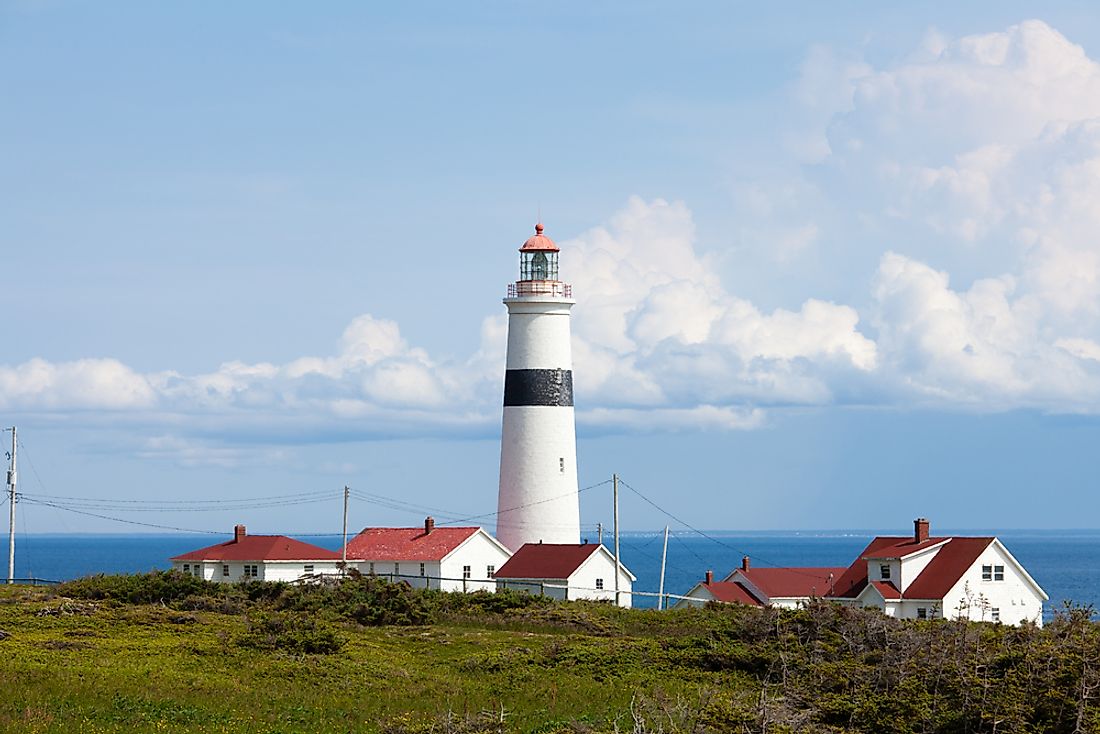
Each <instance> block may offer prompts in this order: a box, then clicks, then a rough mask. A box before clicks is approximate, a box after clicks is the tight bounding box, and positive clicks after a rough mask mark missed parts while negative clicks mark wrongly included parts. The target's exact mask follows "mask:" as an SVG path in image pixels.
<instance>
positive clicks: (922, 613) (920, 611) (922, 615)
mask: <svg viewBox="0 0 1100 734" xmlns="http://www.w3.org/2000/svg"><path fill="white" fill-rule="evenodd" d="M917 619H928V608H927V607H917Z"/></svg>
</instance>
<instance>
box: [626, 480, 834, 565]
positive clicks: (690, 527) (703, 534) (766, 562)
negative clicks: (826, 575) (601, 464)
mask: <svg viewBox="0 0 1100 734" xmlns="http://www.w3.org/2000/svg"><path fill="white" fill-rule="evenodd" d="M619 484H621V485H623V486H624V487H626V488H627V489H629V490H630V491H631V492H633V493H634V494H636V495H638V496H639V497H641V498H642V499H643V500H645V501H646V502H647V503H648V504H649V505H651V506H652V507H654V508H655V509H656V510H657V511H658V512H661V513H663V514H664V515H666V516H667V517H669V518H671V519H673V520H675V521H676V522H678V523H680V524H681V525H683V526H684V527H685V528H687V529H688V530H690V531H692V532H693V533H696V534H697V535H699V536H701V537H704V538H706V539H707V540H709V541H711V542H713V543H717V544H718V545H720V546H722V547H723V548H729V549H730V550H732V551H734V552H735V553H740V554H741V555H743V556H749V557H750V558H752V559H753V560H755V561H758V562H759V563H762V564H764V565H765V566H771V567H773V568H782V569H785V570H787V571H790V572H791V573H794V574H798V575H799V576H805V577H807V578H812V579H820V578H821V577H820V576H818V575H816V574H812V573H806V572H805V571H801V570H799V569H798V568H792V567H790V566H780V565H779V564H778V563H774V562H772V561H769V560H768V559H766V558H760V557H759V556H754V555H752V554H750V553H749V552H747V551H745V550H743V549H740V548H737V547H735V546H732V545H730V544H729V543H726V542H724V541H722V540H721V539H719V538H716V537H714V536H713V535H710V534H709V533H707V532H704V531H702V530H700V529H699V528H697V527H695V526H694V525H691V524H690V523H688V522H687V521H686V520H681V519H680V518H679V517H677V516H676V515H673V514H672V513H671V512H669V511H668V510H666V509H665V508H663V507H661V506H660V505H658V504H657V503H656V502H654V501H653V500H651V499H650V498H649V497H646V496H645V495H644V494H642V493H641V492H639V491H638V490H636V489H634V487H631V486H630V485H629V484H627V483H626V482H624V481H623V479H622V477H619ZM696 555H697V556H698V554H696Z"/></svg>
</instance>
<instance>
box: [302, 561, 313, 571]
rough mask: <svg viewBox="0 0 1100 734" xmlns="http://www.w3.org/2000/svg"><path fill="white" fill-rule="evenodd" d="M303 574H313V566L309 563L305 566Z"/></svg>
mask: <svg viewBox="0 0 1100 734" xmlns="http://www.w3.org/2000/svg"><path fill="white" fill-rule="evenodd" d="M302 573H313V564H312V563H307V564H306V565H305V566H303V567H302Z"/></svg>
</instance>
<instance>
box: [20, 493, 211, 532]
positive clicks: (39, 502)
mask: <svg viewBox="0 0 1100 734" xmlns="http://www.w3.org/2000/svg"><path fill="white" fill-rule="evenodd" d="M26 502H28V503H30V504H32V505H42V506H45V507H53V508H55V509H58V510H64V511H65V512H72V513H75V514H77V515H87V516H88V517H98V518H100V519H101V520H113V521H114V522H121V523H126V524H127V525H141V526H143V527H147V528H159V529H161V530H177V531H179V532H183V533H204V534H206V535H225V534H226V533H223V532H218V531H216V530H196V529H194V528H180V527H176V526H174V525H159V524H157V523H151V522H140V521H138V520H126V519H124V518H121V517H111V516H109V515H101V514H99V513H96V512H87V511H85V510H76V509H73V508H71V507H65V506H64V505H58V504H54V503H53V502H43V501H42V500H35V499H27V500H26Z"/></svg>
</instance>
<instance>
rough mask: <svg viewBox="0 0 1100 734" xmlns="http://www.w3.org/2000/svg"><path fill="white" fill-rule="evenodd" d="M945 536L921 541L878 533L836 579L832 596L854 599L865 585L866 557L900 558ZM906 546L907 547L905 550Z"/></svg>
mask: <svg viewBox="0 0 1100 734" xmlns="http://www.w3.org/2000/svg"><path fill="white" fill-rule="evenodd" d="M944 540H946V538H929V539H928V540H926V541H924V542H923V543H917V542H915V539H914V538H913V536H911V535H910V536H908V537H904V538H898V537H890V536H885V535H880V536H879V537H877V538H875V539H874V540H872V541H871V542H870V543H868V544H867V547H866V548H864V549H863V552H862V553H860V554H859V556H858V557H856V560H855V561H854V562H853V563H852V565H851V566H848V568H847V569H846V570H845V571H844V573H843V575H841V577H840V578H839V579H838V580H837V582H836V585H835V586H834V591H833V594H832V596H844V597H849V598H852V599H854V598H855V597H857V596H859V594H860V592H861V591H863V589H864V588H866V587H867V559H868V558H901V557H902V556H905V555H908V554H909V553H911V552H913V551H915V550H922V549H924V548H928V547H930V546H932V545H935V544H936V543H939V542H942V541H944ZM906 548H908V549H909V551H908V552H906V550H905V549H906Z"/></svg>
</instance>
